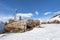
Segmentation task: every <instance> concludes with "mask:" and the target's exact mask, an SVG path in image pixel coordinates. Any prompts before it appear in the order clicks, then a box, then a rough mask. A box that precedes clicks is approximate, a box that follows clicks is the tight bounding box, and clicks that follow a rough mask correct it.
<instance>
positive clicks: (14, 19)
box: [14, 9, 18, 20]
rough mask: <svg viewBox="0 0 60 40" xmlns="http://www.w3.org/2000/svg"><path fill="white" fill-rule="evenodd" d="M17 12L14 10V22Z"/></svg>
mask: <svg viewBox="0 0 60 40" xmlns="http://www.w3.org/2000/svg"><path fill="white" fill-rule="evenodd" d="M17 11H18V9H15V14H14V20H16V14H17Z"/></svg>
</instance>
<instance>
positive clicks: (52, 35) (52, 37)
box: [0, 24, 60, 40]
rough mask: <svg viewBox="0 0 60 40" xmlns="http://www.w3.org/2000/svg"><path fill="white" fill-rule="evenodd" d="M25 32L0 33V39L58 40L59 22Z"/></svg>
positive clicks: (59, 37) (59, 32)
mask: <svg viewBox="0 0 60 40" xmlns="http://www.w3.org/2000/svg"><path fill="white" fill-rule="evenodd" d="M41 26H43V27H44V28H34V29H33V30H31V31H27V32H25V33H9V34H1V35H0V40H60V24H45V25H41Z"/></svg>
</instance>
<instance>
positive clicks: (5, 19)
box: [0, 13, 33, 22]
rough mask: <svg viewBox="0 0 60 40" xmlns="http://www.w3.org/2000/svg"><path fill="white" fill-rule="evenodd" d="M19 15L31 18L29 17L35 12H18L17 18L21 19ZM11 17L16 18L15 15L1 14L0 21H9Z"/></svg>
mask: <svg viewBox="0 0 60 40" xmlns="http://www.w3.org/2000/svg"><path fill="white" fill-rule="evenodd" d="M17 16H18V17H17ZM19 16H21V17H25V18H27V17H28V18H29V17H31V16H33V14H32V13H24V14H23V13H18V14H16V19H17V20H18V19H19ZM9 19H14V17H13V16H1V17H0V21H3V22H6V21H8V20H9Z"/></svg>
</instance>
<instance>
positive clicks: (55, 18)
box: [49, 14, 60, 21]
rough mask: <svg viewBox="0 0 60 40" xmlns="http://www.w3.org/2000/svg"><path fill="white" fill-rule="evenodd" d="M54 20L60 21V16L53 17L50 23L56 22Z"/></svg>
mask: <svg viewBox="0 0 60 40" xmlns="http://www.w3.org/2000/svg"><path fill="white" fill-rule="evenodd" d="M54 20H58V21H60V14H57V15H55V16H53V17H52V18H51V19H50V20H49V21H54Z"/></svg>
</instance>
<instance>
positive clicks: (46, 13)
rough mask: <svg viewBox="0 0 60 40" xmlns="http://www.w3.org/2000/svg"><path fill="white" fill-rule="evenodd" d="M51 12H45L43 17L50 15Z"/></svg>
mask: <svg viewBox="0 0 60 40" xmlns="http://www.w3.org/2000/svg"><path fill="white" fill-rule="evenodd" d="M51 13H52V12H45V13H44V15H48V14H51Z"/></svg>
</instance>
